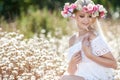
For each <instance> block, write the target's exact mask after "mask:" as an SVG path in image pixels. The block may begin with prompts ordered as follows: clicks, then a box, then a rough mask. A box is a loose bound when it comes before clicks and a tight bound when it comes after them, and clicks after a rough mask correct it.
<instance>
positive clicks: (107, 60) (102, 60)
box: [82, 35, 117, 69]
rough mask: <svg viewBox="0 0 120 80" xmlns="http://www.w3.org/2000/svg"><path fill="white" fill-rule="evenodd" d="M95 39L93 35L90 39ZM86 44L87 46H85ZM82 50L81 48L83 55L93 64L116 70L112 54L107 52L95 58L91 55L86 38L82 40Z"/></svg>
mask: <svg viewBox="0 0 120 80" xmlns="http://www.w3.org/2000/svg"><path fill="white" fill-rule="evenodd" d="M94 37H96V36H95V35H92V39H93V38H94ZM86 43H87V44H88V45H86ZM82 48H83V51H84V53H85V55H86V56H87V57H88V58H89V59H91V60H93V61H94V62H96V63H98V64H100V65H102V66H105V67H108V68H114V69H116V68H117V62H116V60H115V58H114V57H113V55H112V53H111V52H108V53H106V54H104V55H102V56H96V55H93V54H92V49H91V46H90V41H89V39H88V37H86V38H85V39H84V40H83V44H82Z"/></svg>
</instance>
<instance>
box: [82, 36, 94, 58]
mask: <svg viewBox="0 0 120 80" xmlns="http://www.w3.org/2000/svg"><path fill="white" fill-rule="evenodd" d="M82 50H83V51H84V54H85V55H86V56H87V57H88V58H90V57H91V56H92V49H91V43H90V40H89V36H86V37H85V38H84V39H83V41H82Z"/></svg>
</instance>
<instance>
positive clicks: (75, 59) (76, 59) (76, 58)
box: [70, 51, 82, 65]
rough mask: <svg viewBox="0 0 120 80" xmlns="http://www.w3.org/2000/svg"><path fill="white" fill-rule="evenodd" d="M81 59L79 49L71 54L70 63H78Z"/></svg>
mask: <svg viewBox="0 0 120 80" xmlns="http://www.w3.org/2000/svg"><path fill="white" fill-rule="evenodd" d="M81 59H82V56H81V51H78V52H76V53H75V54H74V55H73V56H72V58H71V61H70V63H71V64H75V65H76V64H79V63H80V62H81Z"/></svg>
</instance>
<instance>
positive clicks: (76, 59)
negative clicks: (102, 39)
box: [67, 35, 81, 75]
mask: <svg viewBox="0 0 120 80" xmlns="http://www.w3.org/2000/svg"><path fill="white" fill-rule="evenodd" d="M74 41H75V35H73V36H72V37H71V38H70V40H69V47H70V46H72V45H73V44H74ZM80 54H81V52H77V53H75V54H74V55H73V57H72V58H71V60H70V61H69V64H68V68H67V71H68V73H69V74H70V75H74V74H75V72H76V70H77V64H78V63H80V61H81V55H80Z"/></svg>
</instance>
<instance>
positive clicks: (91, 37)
mask: <svg viewBox="0 0 120 80" xmlns="http://www.w3.org/2000/svg"><path fill="white" fill-rule="evenodd" d="M96 37H97V35H96V34H95V33H94V32H89V38H90V40H93V39H95V38H96Z"/></svg>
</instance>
